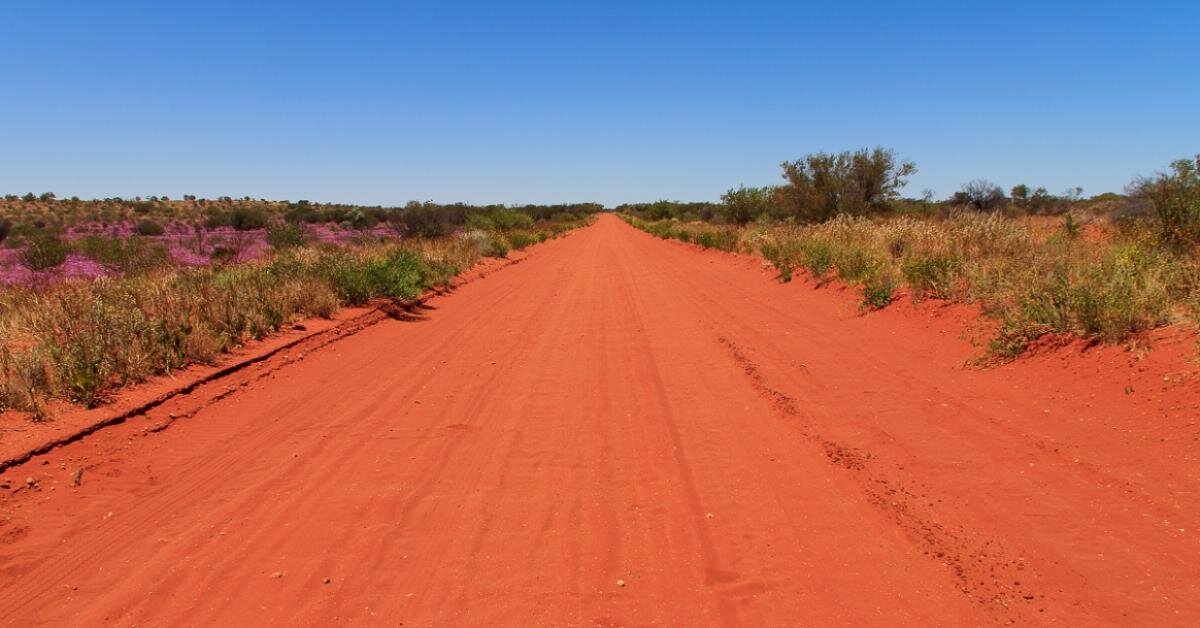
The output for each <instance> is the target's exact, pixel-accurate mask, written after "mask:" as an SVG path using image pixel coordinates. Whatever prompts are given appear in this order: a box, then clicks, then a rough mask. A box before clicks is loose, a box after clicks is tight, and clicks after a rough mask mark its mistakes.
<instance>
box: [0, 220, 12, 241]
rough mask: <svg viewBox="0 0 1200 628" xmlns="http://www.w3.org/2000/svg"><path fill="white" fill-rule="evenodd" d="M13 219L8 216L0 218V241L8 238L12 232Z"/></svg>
mask: <svg viewBox="0 0 1200 628" xmlns="http://www.w3.org/2000/svg"><path fill="white" fill-rule="evenodd" d="M12 226H13V224H12V221H11V220H9V219H7V218H0V243H3V242H4V241H5V240H6V239H8V235H9V234H10V233H12Z"/></svg>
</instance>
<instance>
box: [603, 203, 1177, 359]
mask: <svg viewBox="0 0 1200 628" xmlns="http://www.w3.org/2000/svg"><path fill="white" fill-rule="evenodd" d="M626 219H627V220H628V221H630V223H631V224H633V225H634V226H636V227H639V228H641V229H644V230H646V231H648V232H650V233H653V234H655V235H658V236H659V237H664V238H676V239H680V240H684V241H696V240H697V238H698V237H702V235H701V234H704V233H709V232H712V231H713V230H714V229H718V230H721V231H723V232H726V233H729V232H730V229H731V228H730V227H714V226H712V225H707V224H693V223H679V222H676V221H657V222H646V221H642V220H638V219H636V218H633V217H626ZM1043 222H1044V221H1043ZM722 248H726V249H727V250H738V251H742V252H746V253H752V254H758V255H762V256H763V257H764V258H765V259H766V260H768V261H769V262H770V263H771V264H772V265H773V266H774V267H775V268H776V269H777V270H778V271H779V277H780V279H781V280H783V281H788V280H790V279H791V278H792V276H793V273H794V272H796V271H798V270H803V271H805V272H807V273H808V274H809V275H810V276H811V277H813V278H814V279H815V280H816V281H817V282H818V283H822V282H826V281H829V280H831V279H833V278H835V277H836V278H839V279H841V280H843V281H845V282H847V283H849V284H851V285H856V286H859V287H860V289H861V291H862V305H863V307H864V308H879V307H884V306H887V305H888V304H890V303H891V302H892V301H893V300H894V299H895V298H896V295H897V294H898V293H899V291H901V290H902V289H904V290H906V291H907V292H908V293H909V294H910V295H911V298H912V299H914V300H921V299H925V298H937V299H945V300H952V301H958V302H965V303H976V304H978V305H979V306H980V307H981V308H982V310H983V312H984V313H985V314H986V315H987V316H990V317H993V318H995V319H996V320H998V321H999V323H1000V325H999V328H1000V329H999V332H998V333H997V335H996V337H995V338H993V340H992V342H991V345H990V347H989V350H990V353H991V354H992V355H993V356H998V357H1011V356H1015V355H1017V354H1019V353H1020V352H1021V351H1023V350H1024V349H1025V348H1026V347H1027V346H1028V345H1029V343H1031V342H1033V341H1034V340H1036V339H1038V338H1040V337H1042V336H1044V335H1046V334H1050V333H1065V334H1075V335H1078V336H1081V337H1084V338H1094V339H1097V340H1100V341H1105V342H1118V341H1121V340H1123V339H1126V338H1128V337H1130V336H1132V335H1135V334H1138V333H1140V332H1143V331H1146V330H1149V329H1152V328H1155V327H1159V326H1163V325H1167V324H1171V323H1176V322H1181V321H1185V320H1187V321H1193V322H1195V321H1200V259H1198V258H1197V256H1196V255H1195V254H1194V253H1188V252H1180V251H1178V250H1173V249H1171V248H1169V247H1164V246H1163V245H1162V243H1161V239H1160V237H1159V234H1158V233H1157V232H1156V231H1155V230H1154V229H1153V228H1150V227H1147V226H1142V227H1138V226H1134V227H1131V228H1125V229H1119V228H1116V227H1113V226H1111V225H1110V226H1107V227H1104V228H1100V229H1099V230H1097V229H1092V230H1090V231H1089V232H1088V233H1085V232H1084V230H1083V229H1082V227H1081V225H1080V224H1079V223H1078V222H1077V221H1075V219H1074V218H1073V217H1071V216H1069V215H1068V216H1067V217H1066V218H1064V219H1060V220H1059V221H1058V222H1057V223H1056V224H1055V226H1054V228H1053V229H1050V230H1049V232H1047V229H1046V228H1045V225H1044V224H1035V223H1034V222H1033V221H1030V220H1023V219H1016V218H1008V217H1004V216H1001V215H998V214H985V213H977V212H962V213H958V214H956V215H953V216H951V217H950V218H948V219H944V220H938V219H917V218H909V217H901V218H894V219H876V220H873V219H869V218H865V217H848V216H840V217H837V218H834V219H832V220H829V221H826V222H822V223H818V224H813V225H796V224H768V225H762V224H760V225H751V226H747V227H744V228H741V229H740V230H738V231H737V232H736V238H735V241H734V243H732V244H730V245H728V246H726V247H722Z"/></svg>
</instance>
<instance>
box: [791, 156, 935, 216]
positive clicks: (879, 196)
mask: <svg viewBox="0 0 1200 628" xmlns="http://www.w3.org/2000/svg"><path fill="white" fill-rule="evenodd" d="M781 165H782V168H783V178H784V179H786V180H787V185H785V186H784V187H783V188H781V192H782V193H781V196H782V197H783V199H784V202H785V203H787V205H789V206H790V210H791V211H790V213H791V214H792V215H794V216H796V217H797V218H800V219H801V220H810V221H821V220H827V219H829V218H833V217H834V216H837V215H838V214H851V215H863V214H874V213H886V212H888V211H890V210H891V208H892V204H893V202H894V201H896V200H897V199H898V198H899V196H900V194H899V191H900V188H902V187H904V185H905V184H906V183H907V178H908V177H909V176H911V175H912V174H914V173H916V171H917V167H916V164H913V163H912V162H909V161H901V160H899V159H897V157H896V153H895V152H894V151H891V150H887V149H884V148H875V149H874V150H868V149H865V148H864V149H861V150H858V151H854V152H850V151H844V152H841V153H836V154H835V153H813V154H810V155H807V156H805V157H804V158H802V159H798V160H796V161H791V162H784V163H783V164H781Z"/></svg>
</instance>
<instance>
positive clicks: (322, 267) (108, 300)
mask: <svg viewBox="0 0 1200 628" xmlns="http://www.w3.org/2000/svg"><path fill="white" fill-rule="evenodd" d="M579 224H582V222H575V223H570V224H566V223H555V224H550V225H543V227H545V229H544V230H541V231H537V232H536V235H531V236H528V237H532V238H534V239H536V240H538V241H540V240H544V239H546V238H549V237H554V236H556V235H558V234H561V233H564V232H565V231H566V230H568V229H569V228H571V227H573V226H578V225H579ZM497 247H503V249H504V250H505V251H506V250H507V248H506V245H505V243H504V236H503V235H501V234H497V233H491V232H480V231H469V232H466V233H463V234H459V235H456V236H450V237H444V238H437V239H432V240H425V239H414V240H408V241H405V242H404V243H403V244H396V243H374V244H362V245H357V246H335V245H319V246H294V247H289V248H286V249H284V250H281V251H278V252H277V253H275V254H274V255H272V256H269V257H267V258H266V259H262V260H257V261H252V262H246V263H242V264H232V265H225V266H212V267H200V268H177V267H167V268H162V269H158V270H153V271H148V272H139V273H134V274H129V275H125V276H119V277H106V278H99V279H95V280H86V281H63V282H55V283H49V284H37V285H31V286H24V287H11V288H7V289H5V290H4V291H3V292H2V293H0V410H6V409H16V410H24V411H29V412H33V413H34V416H35V418H36V417H39V416H41V414H42V411H43V408H44V407H45V403H46V401H47V400H50V399H70V400H72V401H75V402H78V403H82V404H86V405H88V406H94V405H97V404H99V403H101V402H102V401H103V400H104V399H105V397H106V396H108V395H110V394H111V393H112V392H113V391H114V390H116V389H118V388H120V387H122V386H125V385H127V384H131V383H136V382H140V381H144V380H145V379H147V378H149V377H151V376H154V375H159V374H163V373H168V372H170V371H172V370H174V369H178V368H180V367H183V366H185V365H187V364H191V363H213V362H214V361H216V360H217V359H218V357H219V356H220V355H221V354H222V353H224V352H226V351H228V350H230V349H231V348H233V347H236V346H238V345H241V344H243V343H245V342H246V341H248V340H251V339H257V338H263V337H265V336H267V335H269V334H272V333H274V332H276V331H278V330H279V329H281V328H283V327H285V326H288V325H291V324H293V323H294V322H296V321H297V320H300V319H304V318H308V317H314V316H320V317H328V316H330V315H332V314H333V313H334V312H335V311H336V310H337V309H338V308H340V307H342V306H345V305H358V304H363V303H366V302H367V301H368V300H371V299H375V298H389V299H396V300H404V299H411V298H413V297H416V296H417V295H418V294H420V293H421V292H422V291H423V290H425V289H427V288H431V287H434V286H437V285H439V284H443V283H445V282H448V281H449V280H450V279H451V278H452V277H454V276H455V275H456V274H458V273H459V272H461V271H462V270H464V269H466V268H468V267H470V266H471V265H473V264H474V263H475V262H476V261H477V260H478V259H479V258H480V257H481V256H483V255H487V254H496V251H497V250H498V249H497Z"/></svg>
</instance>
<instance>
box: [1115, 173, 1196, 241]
mask: <svg viewBox="0 0 1200 628" xmlns="http://www.w3.org/2000/svg"><path fill="white" fill-rule="evenodd" d="M1130 187H1131V190H1130V191H1131V192H1132V194H1133V195H1134V196H1135V197H1138V198H1141V199H1143V200H1145V201H1147V202H1149V203H1150V205H1151V206H1152V207H1153V208H1154V213H1155V215H1156V216H1157V217H1158V223H1159V233H1160V236H1161V237H1162V239H1163V241H1164V242H1166V243H1167V244H1168V245H1170V246H1173V247H1176V248H1188V247H1193V246H1197V245H1200V155H1196V157H1195V158H1194V159H1179V160H1176V161H1174V162H1171V170H1170V172H1165V173H1159V174H1158V176H1156V177H1155V178H1153V179H1142V180H1139V181H1135V182H1134V183H1133V185H1132V186H1130Z"/></svg>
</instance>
